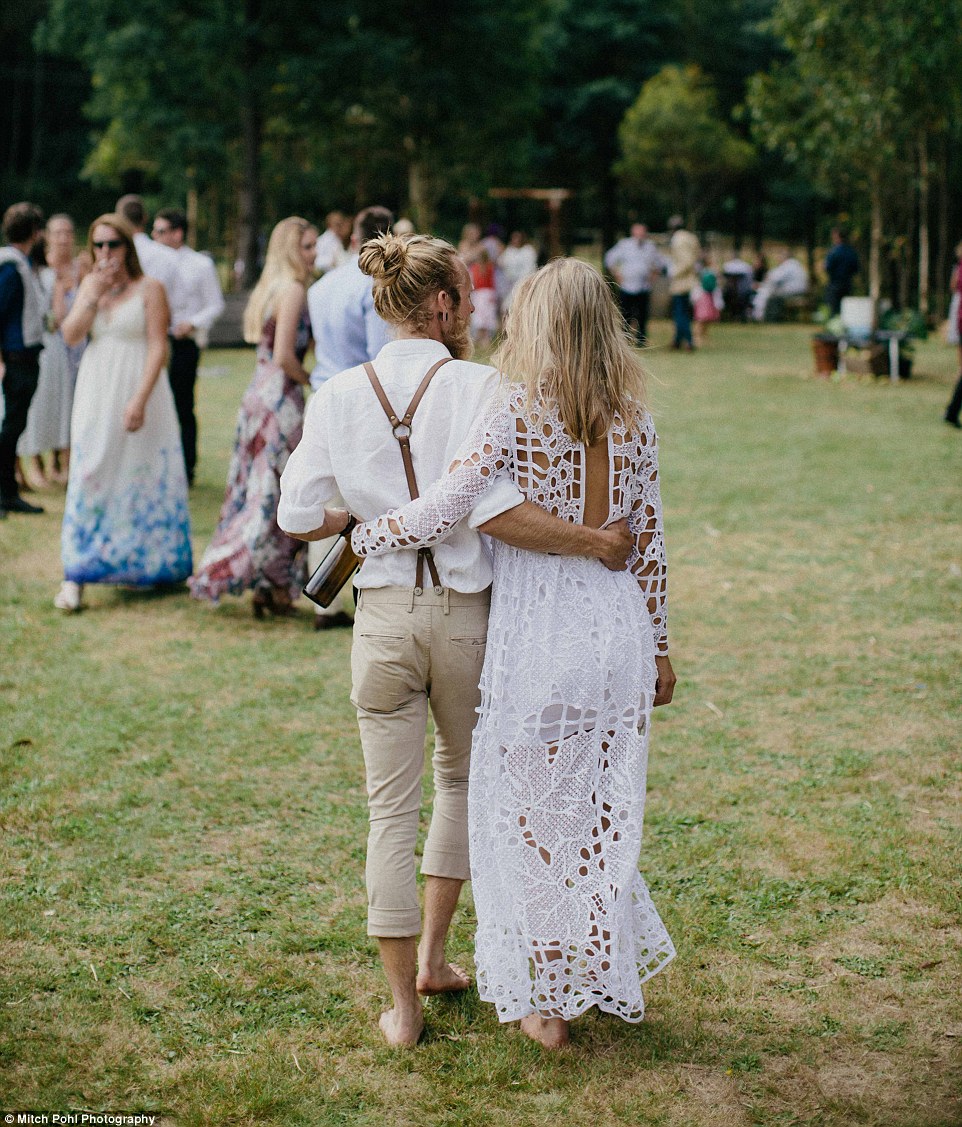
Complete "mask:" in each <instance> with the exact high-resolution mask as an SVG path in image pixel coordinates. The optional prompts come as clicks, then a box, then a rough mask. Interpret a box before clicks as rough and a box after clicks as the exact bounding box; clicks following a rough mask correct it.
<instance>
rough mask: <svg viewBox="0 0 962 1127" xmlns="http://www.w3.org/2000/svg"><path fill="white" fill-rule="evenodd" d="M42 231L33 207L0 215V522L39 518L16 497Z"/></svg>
mask: <svg viewBox="0 0 962 1127" xmlns="http://www.w3.org/2000/svg"><path fill="white" fill-rule="evenodd" d="M42 230H43V212H41V210H40V209H39V208H38V207H37V206H36V205H35V204H32V203H15V204H12V205H11V206H10V207H8V208H7V210H6V211H5V212H4V215H3V237H4V239H6V241H7V244H8V245H7V246H5V247H2V248H0V358H2V360H3V369H4V370H3V379H2V381H0V392H2V394H3V406H4V411H3V422H2V424H0V518H2V517H5V516H6V515H7V513H26V514H31V515H32V514H37V513H42V512H43V509H42V508H41V507H40V506H39V505H31V504H30V502H29V501H25V500H24V499H23V498H22V497H21V496H20V488H19V486H18V485H17V472H16V467H17V443H18V442H19V440H20V435H21V434H23V431H24V427H26V425H27V415H28V414H29V411H30V403H31V401H32V399H33V397H34V394H35V393H36V390H37V381H38V379H39V377H40V352H41V350H42V349H43V315H44V304H45V297H44V292H43V287H42V286H41V284H40V278H39V276H38V274H37V271H36V270H35V269H34V267H33V263H32V262H31V260H30V253H31V251H32V250H33V249H34V247H35V246H36V244H37V241H38V240H39V238H40V234H41V231H42Z"/></svg>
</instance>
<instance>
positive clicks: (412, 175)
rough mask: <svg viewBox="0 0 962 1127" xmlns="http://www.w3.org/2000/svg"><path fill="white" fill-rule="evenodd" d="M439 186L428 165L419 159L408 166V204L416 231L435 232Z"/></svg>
mask: <svg viewBox="0 0 962 1127" xmlns="http://www.w3.org/2000/svg"><path fill="white" fill-rule="evenodd" d="M437 197H438V186H437V183H436V182H435V179H434V176H433V175H432V173H431V172H430V171H429V170H428V167H427V165H426V164H425V162H424V161H423V160H421V159H420V158H419V157H412V158H411V161H410V163H409V164H408V202H409V204H410V206H411V221H412V222H413V223H414V229H415V231H422V232H424V233H425V234H428V233H430V232H431V231H433V230H434V223H435V220H436V219H437V202H438V201H437Z"/></svg>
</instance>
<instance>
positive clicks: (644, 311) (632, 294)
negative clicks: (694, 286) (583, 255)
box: [605, 223, 668, 346]
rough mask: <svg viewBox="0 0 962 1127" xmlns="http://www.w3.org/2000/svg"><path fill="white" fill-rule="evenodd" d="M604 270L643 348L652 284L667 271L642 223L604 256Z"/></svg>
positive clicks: (666, 263) (633, 228)
mask: <svg viewBox="0 0 962 1127" xmlns="http://www.w3.org/2000/svg"><path fill="white" fill-rule="evenodd" d="M605 266H606V268H607V269H608V270H610V271H611V274H612V276H613V277H614V279H615V281H616V282H617V283H618V299H619V301H620V303H621V314H622V316H623V317H624V319H625V324H626V325H631V323H632V321H634V322H636V323H637V325H638V328H637V330H636V332H635V339H636V341H637V342H638V345H639V346H641V345H644V344H645V343H646V341H647V339H648V310H649V308H650V306H651V283H652V280H653V279H654V277H655V275H656V274H662V273H664V271H665V270H667V268H668V262H667V260H666V259H665V257H664V256H663V255H662V253H661V251H659V249H658V248H657V247H656V246H655V244H654V243H653V242H652V241H651V239H649V238H648V228H647V227H646V226H645V225H644V223H633V224H632V225H631V233H630V234H629V235H628V237H627V238H625V239H619V241H618V242H617V243H615V245H614V246H613V247H612V248H611V250H609V251H608V253H607V254H606V255H605Z"/></svg>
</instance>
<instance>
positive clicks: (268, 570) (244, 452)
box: [190, 216, 317, 618]
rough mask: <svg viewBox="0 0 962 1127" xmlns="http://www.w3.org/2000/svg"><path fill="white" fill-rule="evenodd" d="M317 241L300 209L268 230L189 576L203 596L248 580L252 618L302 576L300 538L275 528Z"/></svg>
mask: <svg viewBox="0 0 962 1127" xmlns="http://www.w3.org/2000/svg"><path fill="white" fill-rule="evenodd" d="M316 250H317V229H316V228H315V227H312V226H311V224H310V223H308V222H307V220H306V219H301V218H299V217H298V216H291V217H290V218H288V219H282V220H281V221H280V223H278V224H277V226H276V227H275V228H274V230H273V231H272V232H271V237H270V242H269V243H268V245H267V257H266V259H265V261H264V270H263V272H262V273H261V276H260V280H259V281H258V283H257V285H256V286H255V287H254V289H253V291H252V292H251V296H250V299H249V301H248V302H247V309H246V310H245V313H244V339H245V340H247V341H248V342H249V343H251V344H254V343H256V344H257V366H256V368H255V370H254V377H253V379H252V380H251V382H250V386H249V387H248V388H247V391H246V392H245V394H244V398H243V401H242V402H241V406H240V411H239V413H238V417H237V433H236V437H235V439H234V453H233V456H232V458H231V464H230V469H229V470H228V474H227V493H226V495H225V497H224V503H223V505H222V507H221V511H220V521H219V523H218V525H217V528H216V530H215V531H214V535H213V538H212V539H211V542H210V544H209V545H208V547H207V550H206V551H205V552H204V555H203V558H202V559H201V561H200V564H199V565H198V567H197V571H196V572H195V573H194V575H193V576H192V577H191V579H190V590H191V594H192V595H193V596H194V598H196V599H207V600H209V601H210V602H212V603H216V602H218V600H219V599H220V597H221V596H222V595H224V594H231V595H242V594H243V593H244V592H245V591H247V590H252V591H253V593H254V594H253V603H252V608H253V612H254V617H255V618H263V617H264V612H265V611H270V612H271V614H288V613H290V612H291V611H292V609H293V601H294V599H296V598H297V596H298V595H299V594H300V591H301V588H302V587H303V586H304V581H305V579H306V574H305V563H306V561H305V556H306V552H305V551H304V546H303V545H302V544H301V543H300V542H299V541H297V540H293V539H292V538H291V537H290V536H286V535H285V534H284V533H283V532H281V530H280V528H279V527H278V524H277V503H278V501H279V499H280V480H281V474H282V473H283V471H284V467H285V466H286V465H287V459H288V458H289V457H290V455H291V451H292V450H293V449H294V448H295V447H296V446H297V444H298V442H300V440H301V430H302V427H303V423H304V389H305V387H307V385H308V384H309V383H310V377H309V376H308V374H307V371H306V370H305V368H304V356H305V354H306V353H307V349H308V347H309V345H310V340H311V323H310V319H309V317H308V314H307V285H308V283H309V281H310V279H311V275H312V272H313V269H314V256H315V253H316Z"/></svg>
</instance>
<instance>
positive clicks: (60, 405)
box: [17, 214, 87, 489]
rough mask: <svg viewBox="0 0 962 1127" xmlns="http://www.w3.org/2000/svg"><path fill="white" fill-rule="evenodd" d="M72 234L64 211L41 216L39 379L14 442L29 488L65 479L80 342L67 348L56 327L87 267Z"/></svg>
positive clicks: (68, 217)
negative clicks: (43, 298) (43, 318)
mask: <svg viewBox="0 0 962 1127" xmlns="http://www.w3.org/2000/svg"><path fill="white" fill-rule="evenodd" d="M74 235H75V232H74V224H73V220H72V219H71V218H70V216H69V215H63V214H60V215H51V217H50V218H49V219H48V220H47V226H46V230H45V231H44V237H45V242H46V245H45V253H46V260H47V265H46V266H44V267H43V268H42V269H41V271H40V284H41V285H42V286H43V289H44V293H45V295H46V297H47V316H46V329H45V331H44V334H43V352H41V353H40V378H39V380H38V382H37V390H36V393H35V394H34V397H33V399H32V400H31V401H30V413H29V414H28V415H27V427H26V429H25V430H24V432H23V434H22V435H21V436H20V441H19V442H18V444H17V454H18V456H19V457H20V459H21V462H22V464H23V473H24V478H25V479H26V481H27V482H28V483H29V484H30V485H31V486H32V487H33V488H34V489H43V488H45V487H46V486H47V485H50V484H51V483H57V484H63V483H64V482H66V480H67V472H68V467H69V463H70V415H71V412H72V410H73V392H74V385H75V383H76V381H77V370H78V368H79V365H80V357H81V355H82V354H83V343H81V344H80V345H78V346H76V347H74V348H68V347H67V345H66V343H65V342H64V339H63V337H62V336H61V334H60V328H59V326H60V325H61V323H62V322H63V320H64V318H65V317H66V316H67V314H68V313H69V312H70V307H71V306H72V304H73V300H74V297H75V296H76V293H77V287H78V285H79V283H80V281H81V279H82V278H83V276H84V274H85V273H86V265H87V264H86V262H85V260H84V258H82V257H77V256H75V254H74ZM48 452H51V460H50V462H49V463H48V465H47V466H46V467H45V466H44V464H43V455H44V454H46V453H48Z"/></svg>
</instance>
